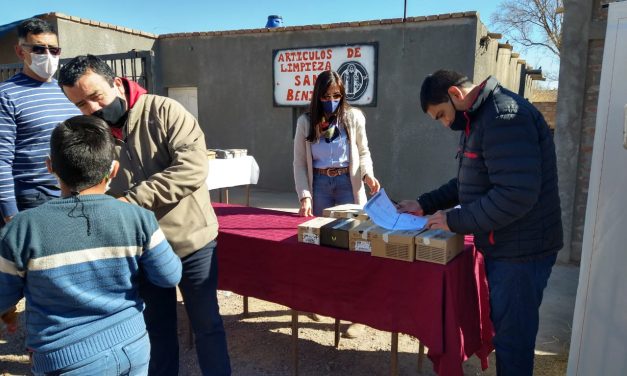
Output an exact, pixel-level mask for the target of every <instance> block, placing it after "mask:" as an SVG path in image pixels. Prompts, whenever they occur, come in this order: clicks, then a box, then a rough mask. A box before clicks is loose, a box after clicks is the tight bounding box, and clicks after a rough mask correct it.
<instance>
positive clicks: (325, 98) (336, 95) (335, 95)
mask: <svg viewBox="0 0 627 376" xmlns="http://www.w3.org/2000/svg"><path fill="white" fill-rule="evenodd" d="M321 99H322V100H323V101H330V100H331V99H335V100H338V99H342V94H333V95H323V96H322V98H321Z"/></svg>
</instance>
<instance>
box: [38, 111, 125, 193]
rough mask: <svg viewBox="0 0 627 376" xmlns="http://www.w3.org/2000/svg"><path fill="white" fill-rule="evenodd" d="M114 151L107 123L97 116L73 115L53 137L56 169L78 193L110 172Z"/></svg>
mask: <svg viewBox="0 0 627 376" xmlns="http://www.w3.org/2000/svg"><path fill="white" fill-rule="evenodd" d="M114 151H115V144H114V141H113V136H112V135H111V132H110V131H109V127H108V126H107V123H105V121H104V120H102V119H100V118H98V117H95V116H85V115H79V116H74V117H72V118H69V119H67V120H66V121H64V122H62V123H60V124H59V125H58V126H57V127H56V128H55V129H54V130H53V131H52V136H51V137H50V159H51V162H52V170H53V171H54V173H55V174H57V176H59V178H60V179H61V180H63V182H64V183H65V184H67V185H68V187H70V188H71V189H72V190H73V191H76V192H79V191H81V190H84V189H86V188H89V187H93V186H94V185H96V184H98V183H100V182H101V181H102V179H104V178H105V177H107V176H108V175H109V171H110V170H111V162H112V161H113V156H114Z"/></svg>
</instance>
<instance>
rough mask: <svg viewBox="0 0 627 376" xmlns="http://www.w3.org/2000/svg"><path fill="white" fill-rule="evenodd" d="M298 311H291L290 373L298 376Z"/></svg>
mask: <svg viewBox="0 0 627 376" xmlns="http://www.w3.org/2000/svg"><path fill="white" fill-rule="evenodd" d="M298 313H299V312H298V311H297V310H295V309H293V310H292V371H293V375H294V376H298Z"/></svg>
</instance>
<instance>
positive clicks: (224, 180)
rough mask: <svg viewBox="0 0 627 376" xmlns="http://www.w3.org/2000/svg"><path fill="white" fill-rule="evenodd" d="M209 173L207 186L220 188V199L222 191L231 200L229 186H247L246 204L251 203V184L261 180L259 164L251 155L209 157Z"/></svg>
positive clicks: (211, 188) (227, 200)
mask: <svg viewBox="0 0 627 376" xmlns="http://www.w3.org/2000/svg"><path fill="white" fill-rule="evenodd" d="M207 162H208V164H209V173H208V175H207V180H206V182H207V188H209V190H213V189H220V201H222V192H223V191H224V192H225V194H226V200H225V201H224V202H226V203H228V202H229V191H228V188H229V187H237V186H240V185H245V186H246V205H249V204H250V184H257V181H258V180H259V165H258V164H257V161H256V160H255V158H253V157H252V156H251V155H247V156H243V157H235V158H227V159H208V160H207Z"/></svg>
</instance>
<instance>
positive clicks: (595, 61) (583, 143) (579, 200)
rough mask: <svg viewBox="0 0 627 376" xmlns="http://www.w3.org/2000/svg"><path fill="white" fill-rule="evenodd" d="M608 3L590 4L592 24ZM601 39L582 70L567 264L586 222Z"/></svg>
mask: <svg viewBox="0 0 627 376" xmlns="http://www.w3.org/2000/svg"><path fill="white" fill-rule="evenodd" d="M605 3H608V1H603V0H594V5H593V6H592V21H593V22H594V21H606V20H607V8H605V9H603V8H601V4H605ZM604 43H605V40H604V39H590V40H589V41H588V56H587V67H586V77H585V80H586V88H585V96H584V103H583V109H584V110H583V117H582V126H581V140H580V145H579V156H578V168H577V190H576V192H575V202H574V208H573V234H572V239H571V240H572V243H571V244H572V253H571V260H573V261H576V262H579V261H580V260H581V248H582V243H583V232H584V221H585V218H586V204H587V202H588V186H589V184H590V168H591V164H592V146H593V143H594V131H595V128H596V116H597V104H598V101H599V85H600V83H601V65H602V63H603V46H604Z"/></svg>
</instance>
